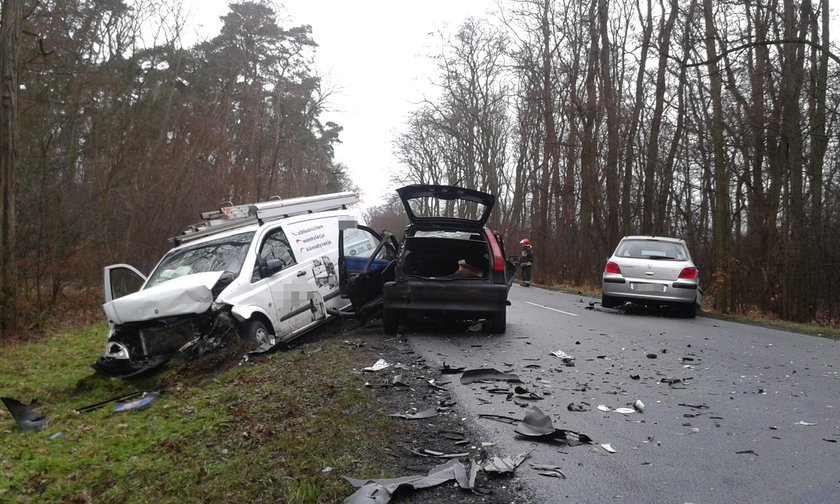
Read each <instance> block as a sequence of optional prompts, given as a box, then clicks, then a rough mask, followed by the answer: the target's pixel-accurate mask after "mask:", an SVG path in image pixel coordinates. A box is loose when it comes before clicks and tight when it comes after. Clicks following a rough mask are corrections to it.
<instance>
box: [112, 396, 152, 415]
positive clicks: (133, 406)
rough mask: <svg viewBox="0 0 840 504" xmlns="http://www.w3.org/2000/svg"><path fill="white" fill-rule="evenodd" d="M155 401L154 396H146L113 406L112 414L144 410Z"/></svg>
mask: <svg viewBox="0 0 840 504" xmlns="http://www.w3.org/2000/svg"><path fill="white" fill-rule="evenodd" d="M154 400H155V396H146V397H143V398H140V399H137V400H136V401H130V402H126V403H121V404H117V405H116V406H114V413H120V412H123V411H137V410H141V409H146V408H148V407H149V405H151V404H152V402H153V401H154Z"/></svg>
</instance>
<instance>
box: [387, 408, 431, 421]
mask: <svg viewBox="0 0 840 504" xmlns="http://www.w3.org/2000/svg"><path fill="white" fill-rule="evenodd" d="M388 416H389V417H394V418H404V419H406V420H421V419H424V418H432V417H435V416H437V410H435V409H434V408H429V409H425V410H423V411H418V412H417V413H391V414H389V415H388Z"/></svg>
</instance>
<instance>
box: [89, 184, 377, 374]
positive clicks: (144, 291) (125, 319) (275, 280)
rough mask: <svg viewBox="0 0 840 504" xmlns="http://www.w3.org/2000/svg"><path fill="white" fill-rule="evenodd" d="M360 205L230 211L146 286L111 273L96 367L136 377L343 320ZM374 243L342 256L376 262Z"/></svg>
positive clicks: (169, 257)
mask: <svg viewBox="0 0 840 504" xmlns="http://www.w3.org/2000/svg"><path fill="white" fill-rule="evenodd" d="M357 201H358V196H357V195H355V194H353V193H349V192H346V193H334V194H325V195H320V196H310V197H302V198H291V199H284V200H275V201H268V202H264V203H257V204H254V205H239V206H228V207H223V208H221V209H219V210H218V211H214V212H206V213H204V214H202V217H203V219H204V224H203V225H200V226H192V227H190V228H189V229H188V230H186V231H185V232H184V233H182V234H181V235H179V236H177V237H175V238H173V239H172V240H173V242H174V243H175V245H176V246H175V247H174V248H173V249H172V250H170V251H169V252H168V253H167V254H166V255H164V257H163V258H162V259H161V260H160V262H158V264H157V266H156V267H155V268H154V269H153V270H152V272H151V274H150V275H149V276H148V277H146V276H144V275H143V274H142V273H140V272H139V271H138V270H137V269H135V268H133V267H131V266H129V265H126V264H116V265H112V266H108V267H106V268H105V270H104V293H105V304H104V305H103V308H104V310H105V314H106V315H107V318H108V323H109V326H110V331H109V337H108V342H107V344H106V347H105V353H104V354H103V355H102V356H101V357H100V358H99V359H98V360H97V361H96V363H95V364H94V365H93V367H94V368H95V369H96V370H97V371H100V372H102V373H105V374H108V375H112V376H121V377H130V376H134V375H138V374H140V373H143V372H145V371H148V370H151V369H154V368H156V367H158V366H159V365H161V364H163V363H165V362H166V361H168V360H169V359H170V358H172V356H173V355H176V354H178V353H182V354H183V353H185V352H190V351H193V352H200V351H201V350H202V348H211V347H213V346H214V345H217V344H218V342H220V341H222V340H224V338H226V337H228V336H230V335H232V334H238V335H239V336H241V337H242V338H243V339H245V340H248V341H251V342H253V343H254V345H255V346H256V347H257V348H260V349H268V348H270V347H272V346H273V345H275V344H276V343H277V342H284V341H289V340H291V339H294V338H295V337H297V336H299V335H301V334H303V333H305V332H307V331H309V330H310V329H312V328H314V327H315V326H317V325H319V324H321V323H323V322H325V321H327V320H328V319H330V318H331V317H332V316H335V315H337V314H339V313H340V312H341V310H343V309H345V308H347V307H348V305H349V301H347V300H346V299H342V298H341V296H340V294H339V289H338V271H337V264H338V246H339V245H338V234H339V226H340V225H345V224H347V225H350V224H353V225H355V224H356V223H357V222H361V221H362V219H361V216H360V215H359V212H358V210H356V209H354V208H351V205H353V204H354V203H356V202H357ZM370 240H371V241H370V242H369V243H368V242H365V243H358V242H356V243H352V244H349V245H348V247H349V248H352V249H353V250H352V251H351V250H345V251H344V252H345V254H348V255H357V254H358V255H361V256H364V255H365V254H366V253H367V254H369V253H371V251H373V250H374V249H376V248H377V245H378V243H376V242H375V241H372V240H373V239H372V238H371V239H370Z"/></svg>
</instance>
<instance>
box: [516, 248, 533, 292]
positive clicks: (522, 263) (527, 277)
mask: <svg viewBox="0 0 840 504" xmlns="http://www.w3.org/2000/svg"><path fill="white" fill-rule="evenodd" d="M522 241H523V242H524V243H523V244H522V253H520V254H519V267H520V268H522V285H523V286H524V287H530V286H531V267H532V266H534V250H533V249H532V248H531V242H529V241H527V240H522Z"/></svg>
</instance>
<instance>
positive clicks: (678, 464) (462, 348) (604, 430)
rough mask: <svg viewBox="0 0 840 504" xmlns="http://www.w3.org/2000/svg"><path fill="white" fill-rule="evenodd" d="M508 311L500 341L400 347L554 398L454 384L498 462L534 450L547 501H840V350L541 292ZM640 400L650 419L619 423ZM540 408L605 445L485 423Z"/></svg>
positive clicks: (444, 339) (456, 336)
mask: <svg viewBox="0 0 840 504" xmlns="http://www.w3.org/2000/svg"><path fill="white" fill-rule="evenodd" d="M510 300H511V303H512V304H511V306H510V307H508V316H507V319H508V327H507V332H506V334H504V335H488V334H485V333H481V332H472V331H464V330H463V328H462V329H461V330H458V329H454V328H451V326H443V327H439V326H429V325H421V324H414V325H410V326H408V327H406V328H405V333H404V335H405V337H406V338H407V339H408V341H409V343H410V344H411V345H412V346H413V347H414V348H415V350H416V351H417V352H418V353H420V354H421V355H422V356H423V357H424V358H426V359H427V361H428V362H429V363H430V364H431V365H433V366H442V365H443V364H444V363H445V364H446V365H448V366H452V367H465V368H467V369H476V368H495V369H497V370H499V371H505V372H511V373H515V374H516V375H517V376H519V378H520V379H521V380H522V382H523V383H522V385H523V386H524V387H525V388H526V389H528V390H529V391H530V392H533V393H534V394H535V395H538V396H540V397H543V399H541V400H535V399H522V398H519V397H517V396H516V395H513V396H511V395H509V394H500V393H493V391H492V389H494V388H496V389H498V388H504V387H508V388H510V385H508V384H507V383H505V382H494V383H473V384H467V385H463V384H461V383H460V380H459V375H457V374H456V375H452V377H453V379H452V383H451V384H450V385H448V386H449V387H450V388H451V389H452V392H453V394H454V396H455V397H456V399H457V400H458V401H459V404H460V407H461V409H462V412H463V414H464V417H465V419H467V421H469V422H474V423H475V424H476V425H477V426H478V428H479V431H480V433H481V435H482V436H483V437H484V439H483V441H487V442H493V443H496V448H495V450H496V453H498V454H508V455H516V454H519V453H524V452H530V456H529V458H528V459H527V460H526V461H525V462H524V463H523V464H522V465H521V466H520V467H519V468H518V469H517V476H519V477H520V478H522V479H524V480H525V481H526V485H527V486H528V487H529V488H530V489H531V490H532V491H533V492H534V494H535V496H536V501H535V502H541V503H554V502H575V503H603V502H626V503H630V502H632V503H636V502H663V503H688V502H691V503H698V504H700V503H718V502H721V503H723V502H725V503H729V502H738V503H745V502H762V503H764V502H789V503H827V502H840V469H838V465H837V461H838V460H840V376H838V371H840V343H838V342H836V341H833V340H831V339H827V338H820V337H816V336H806V335H801V334H797V333H791V332H784V331H779V330H774V329H767V328H761V327H755V326H749V325H743V324H737V323H732V322H726V321H721V320H716V319H712V318H706V317H703V316H698V317H697V318H696V319H686V318H682V317H681V316H680V315H679V314H677V313H659V312H651V311H641V310H639V311H633V310H631V311H628V312H625V311H622V310H614V309H603V308H601V307H600V304H598V303H597V302H596V301H597V300H595V299H592V298H587V297H584V296H581V295H572V294H566V293H561V292H554V291H549V290H544V289H539V288H534V287H532V288H525V287H521V286H518V285H514V286H513V287H512V289H511V292H510ZM557 351H562V352H564V353H566V354H567V355H570V356H572V357H574V360H573V361H571V362H573V366H570V365H568V359H567V360H565V361H564V360H563V359H561V358H559V357H555V356H553V355H552V352H557ZM496 392H498V390H497V391H496ZM637 400H639V401H641V402H642V403H643V404H644V408H643V412H638V411H636V412H633V413H627V414H624V413H619V412H616V411H615V410H616V408H631V409H632V408H633V406H632V405H633V404H634V402H636V401H637ZM532 405H533V406H536V407H538V408H539V409H540V410H541V411H543V412H544V413H545V414H547V415H549V417H550V418H551V420H552V423H553V426H554V427H555V428H559V429H568V430H572V431H575V432H579V433H583V434H586V435H588V436H589V437H591V438H592V439H593V441H594V442H593V443H592V444H584V445H578V446H569V445H567V444H563V443H556V442H555V443H549V442H543V441H534V440H533V439H530V438H526V437H523V436H520V435H518V434H516V433H515V432H514V428H515V427H516V425H511V424H507V423H503V422H500V421H498V420H495V419H489V418H482V417H480V416H479V415H482V414H490V415H499V416H506V417H510V418H516V419H522V418H524V416H525V412H526V411H527V409H528V408H529V407H530V406H532ZM570 405H574V408H576V409H583V410H584V411H570V409H569V406H570ZM599 406H602V407H603V406H605V407H608V408H609V409H610V410H609V411H602V410H600V409H598V407H599ZM603 443H608V444H609V446H611V447H612V449H614V450H615V451H614V453H611V452H609V451H607V449H605V448H603V447H602V446H601V445H602V444H603ZM533 464H547V465H552V466H559V467H560V469H561V471H562V473H563V474H565V476H566V479H561V478H553V477H547V476H542V475H539V474H538V471H537V470H535V469H534V468H533V467H532V465H533Z"/></svg>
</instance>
